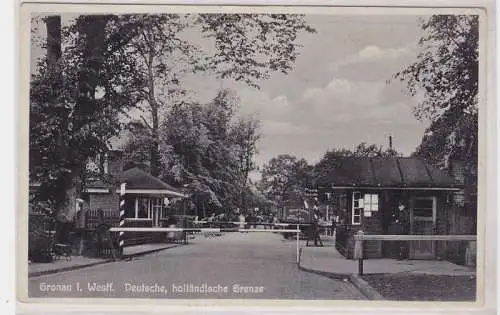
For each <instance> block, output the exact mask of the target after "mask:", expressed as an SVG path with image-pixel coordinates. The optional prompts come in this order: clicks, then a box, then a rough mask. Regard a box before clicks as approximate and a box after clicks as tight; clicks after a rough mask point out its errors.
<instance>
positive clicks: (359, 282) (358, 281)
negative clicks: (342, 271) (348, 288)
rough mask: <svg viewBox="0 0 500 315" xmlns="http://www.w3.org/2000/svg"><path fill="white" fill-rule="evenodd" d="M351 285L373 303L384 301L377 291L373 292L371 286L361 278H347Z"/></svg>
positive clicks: (356, 276)
mask: <svg viewBox="0 0 500 315" xmlns="http://www.w3.org/2000/svg"><path fill="white" fill-rule="evenodd" d="M349 280H350V281H351V283H352V284H353V285H354V286H355V287H356V288H358V290H359V291H361V293H363V294H364V295H365V296H366V297H367V298H369V299H370V300H374V301H383V300H386V298H384V297H383V296H382V295H381V294H380V293H378V291H377V290H375V289H374V288H373V287H372V286H371V285H369V284H368V282H366V281H365V280H363V278H361V277H360V276H359V275H357V274H352V275H350V276H349Z"/></svg>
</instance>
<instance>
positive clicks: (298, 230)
mask: <svg viewBox="0 0 500 315" xmlns="http://www.w3.org/2000/svg"><path fill="white" fill-rule="evenodd" d="M299 240H300V228H299V225H298V224H297V264H298V263H299V257H300V253H299Z"/></svg>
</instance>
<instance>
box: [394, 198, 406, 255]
mask: <svg viewBox="0 0 500 315" xmlns="http://www.w3.org/2000/svg"><path fill="white" fill-rule="evenodd" d="M393 218H394V222H395V224H396V227H397V234H399V235H408V234H410V213H409V209H408V207H407V206H406V205H405V204H404V203H403V202H402V201H399V202H398V207H397V209H396V212H395V214H394V215H393ZM409 254H410V248H409V243H408V241H398V259H399V260H404V259H409Z"/></svg>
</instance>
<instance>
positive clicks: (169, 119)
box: [18, 7, 494, 304]
mask: <svg viewBox="0 0 500 315" xmlns="http://www.w3.org/2000/svg"><path fill="white" fill-rule="evenodd" d="M356 12H358V13H356ZM367 12H370V11H369V8H365V9H362V10H358V11H348V12H347V11H343V10H341V8H331V7H330V8H324V9H321V8H316V10H309V11H307V10H304V11H303V12H302V11H300V10H286V9H285V8H282V9H280V8H279V7H272V8H269V9H268V10H266V8H265V7H263V8H261V9H260V10H254V11H251V10H244V9H241V10H240V9H234V8H233V9H232V10H221V11H220V12H218V11H217V10H215V9H214V8H212V9H211V10H202V9H199V8H198V10H197V8H196V7H192V8H189V7H188V8H187V9H186V8H185V9H183V10H179V9H178V8H177V9H176V8H175V7H172V8H170V9H169V8H167V9H165V8H163V9H162V10H158V11H154V12H153V11H151V12H146V13H144V12H140V11H137V12H128V11H127V12H123V11H122V10H117V11H116V12H108V11H106V12H93V11H92V10H90V11H84V10H82V11H81V12H80V11H79V12H76V11H75V10H68V11H67V12H61V11H59V10H57V11H56V12H51V11H47V10H40V11H38V12H36V11H35V12H30V15H29V16H28V17H27V18H28V19H29V26H30V38H28V39H26V40H27V41H29V44H26V48H27V49H28V50H29V110H28V111H27V112H29V117H26V121H29V130H27V134H28V136H27V138H29V148H26V154H27V155H28V156H29V159H28V158H26V160H27V161H29V166H28V165H26V166H25V167H26V173H27V174H28V173H29V183H27V185H26V186H28V184H29V194H28V193H27V194H26V196H28V197H29V200H28V201H26V202H25V203H26V205H27V208H26V209H20V211H23V212H25V213H26V216H25V217H26V222H21V223H20V224H21V225H22V226H24V229H25V231H24V233H25V234H26V236H25V237H26V239H27V248H26V255H25V258H24V259H23V261H19V262H18V264H23V265H26V266H27V267H26V270H27V273H28V274H27V275H26V278H25V281H26V284H24V285H25V286H26V289H27V293H26V294H27V295H26V296H27V298H28V299H36V300H40V299H41V300H51V299H63V300H64V299H80V300H85V299H99V300H104V301H105V300H106V299H108V300H109V299H124V300H131V299H132V300H133V299H138V300H144V299H154V300H158V301H160V300H214V299H217V300H219V299H220V300H225V299H227V300H252V301H258V300H290V301H292V300H300V301H306V300H314V301H319V300H321V301H370V300H376V301H399V302H408V301H421V302H434V303H436V302H470V303H471V304H473V303H475V302H477V301H478V300H479V299H480V292H481V287H482V283H481V282H480V280H481V277H480V274H481V273H482V270H481V268H483V267H484V265H483V260H482V259H481V258H480V256H481V254H480V253H481V252H482V249H481V247H480V246H479V245H478V244H481V243H480V242H479V241H480V240H479V238H480V234H481V233H484V228H483V226H482V225H481V224H483V223H484V222H483V221H482V220H479V219H478V218H479V217H480V216H481V215H484V213H483V212H481V210H480V209H482V208H483V207H484V204H483V203H482V202H479V201H478V200H479V199H478V198H480V197H481V193H479V192H478V191H479V190H478V182H479V181H478V178H480V176H479V175H480V174H481V171H480V170H479V166H481V165H482V163H483V162H481V159H480V157H481V154H480V153H481V152H480V148H482V146H481V145H479V144H480V137H479V135H480V133H479V130H480V128H479V125H480V123H479V122H480V121H481V119H480V117H481V115H483V114H484V108H485V107H484V106H485V104H486V103H485V102H484V99H482V98H481V97H480V95H481V94H480V91H481V89H482V88H480V86H481V85H482V84H484V82H481V79H482V78H483V76H482V75H480V73H481V71H484V69H482V68H481V66H480V60H481V58H483V57H482V55H481V53H482V52H483V50H482V49H480V46H481V45H482V42H481V41H480V34H481V31H482V27H484V25H485V24H484V19H485V15H484V14H483V12H482V11H479V10H473V9H469V10H458V9H457V10H455V11H451V10H448V11H442V12H441V11H440V10H427V11H422V10H420V11H417V10H415V11H414V12H412V10H411V9H406V10H399V11H385V12H382V11H374V12H371V13H370V14H366V13H367ZM481 40H483V37H481ZM480 43H481V45H480ZM481 62H482V61H481ZM26 106H27V104H26ZM481 141H482V140H481ZM483 153H484V152H483ZM481 167H483V166H481ZM26 177H27V178H28V175H26ZM479 186H480V185H479ZM26 189H27V190H28V187H27V188H26ZM478 204H479V205H481V206H480V207H478ZM483 210H484V209H483ZM490 210H491V211H494V210H493V209H490ZM481 213H483V214H481Z"/></svg>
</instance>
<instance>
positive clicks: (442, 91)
mask: <svg viewBox="0 0 500 315" xmlns="http://www.w3.org/2000/svg"><path fill="white" fill-rule="evenodd" d="M421 26H422V29H423V30H424V31H425V33H426V34H425V35H424V36H423V37H422V38H421V39H420V42H419V45H420V48H421V52H420V53H419V55H418V57H417V60H416V61H415V62H414V63H413V64H411V65H409V66H408V67H407V68H405V69H403V70H402V71H401V72H398V73H396V74H395V78H397V79H400V80H401V81H403V82H404V83H406V86H407V88H408V92H409V93H410V94H411V95H417V94H420V93H422V94H423V100H422V101H421V102H420V103H419V104H418V105H417V106H416V107H415V108H414V112H415V115H416V117H417V118H418V119H420V120H428V121H430V126H429V127H428V128H427V130H426V133H425V135H424V137H423V139H422V143H421V144H420V146H419V147H418V149H417V151H416V153H415V154H416V155H417V156H421V157H424V158H426V159H428V160H430V161H432V162H434V163H435V164H437V165H439V166H446V164H447V163H448V162H449V161H450V160H455V159H458V160H462V161H465V162H466V163H467V166H468V169H469V171H470V172H475V170H476V169H477V154H478V151H477V150H478V147H477V145H478V142H477V141H478V58H479V55H478V54H479V46H478V44H479V17H478V16H477V15H434V16H431V17H430V18H428V19H427V20H423V21H422V22H421Z"/></svg>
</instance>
